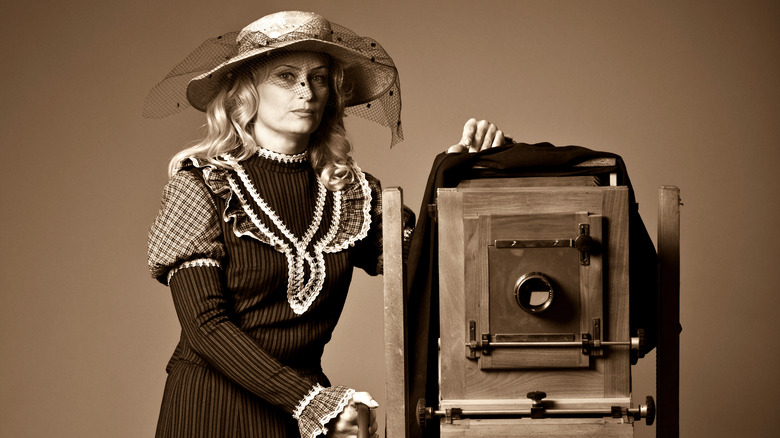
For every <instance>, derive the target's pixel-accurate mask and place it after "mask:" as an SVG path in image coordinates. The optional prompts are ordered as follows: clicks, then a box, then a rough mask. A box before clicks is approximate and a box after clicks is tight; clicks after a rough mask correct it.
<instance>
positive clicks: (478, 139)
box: [469, 120, 492, 152]
mask: <svg viewBox="0 0 780 438" xmlns="http://www.w3.org/2000/svg"><path fill="white" fill-rule="evenodd" d="M491 125H492V123H490V122H488V121H487V120H480V121H479V122H477V129H476V131H475V132H474V140H473V141H472V142H471V144H470V145H469V152H478V151H479V150H480V149H482V143H483V142H484V141H485V138H486V137H487V134H488V130H489V129H490V126H491Z"/></svg>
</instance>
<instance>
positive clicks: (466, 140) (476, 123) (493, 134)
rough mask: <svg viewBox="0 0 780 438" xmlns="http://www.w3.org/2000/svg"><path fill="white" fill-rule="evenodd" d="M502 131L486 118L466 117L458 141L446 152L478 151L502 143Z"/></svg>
mask: <svg viewBox="0 0 780 438" xmlns="http://www.w3.org/2000/svg"><path fill="white" fill-rule="evenodd" d="M504 142H505V140H504V133H503V132H502V131H501V130H500V129H498V128H497V127H496V125H494V124H492V123H490V122H489V121H487V120H477V119H474V118H471V119H468V120H467V121H466V124H465V125H463V136H462V137H461V139H460V143H458V144H456V145H452V146H450V148H449V149H447V153H448V154H450V153H453V152H467V151H468V152H479V151H482V150H485V149H490V148H493V147H496V146H502V145H503V144H504Z"/></svg>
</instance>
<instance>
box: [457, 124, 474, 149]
mask: <svg viewBox="0 0 780 438" xmlns="http://www.w3.org/2000/svg"><path fill="white" fill-rule="evenodd" d="M476 132H477V119H474V118H471V119H468V120H466V123H465V124H464V125H463V135H462V136H461V137H460V144H461V145H463V146H466V147H467V148H470V147H471V145H472V141H473V140H474V134H475V133H476Z"/></svg>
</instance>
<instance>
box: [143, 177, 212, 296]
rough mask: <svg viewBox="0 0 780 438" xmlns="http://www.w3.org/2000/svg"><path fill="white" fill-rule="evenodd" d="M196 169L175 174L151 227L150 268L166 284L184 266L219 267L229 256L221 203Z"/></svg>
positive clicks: (165, 190) (166, 189)
mask: <svg viewBox="0 0 780 438" xmlns="http://www.w3.org/2000/svg"><path fill="white" fill-rule="evenodd" d="M196 172H197V171H194V170H183V171H179V172H178V173H176V174H175V175H174V176H173V177H171V179H170V180H169V181H168V184H166V185H165V189H164V190H163V195H162V204H161V206H160V211H159V213H158V214H157V218H156V219H155V221H154V224H153V225H152V228H151V229H150V230H149V253H148V256H149V259H148V262H149V270H150V271H151V274H152V276H153V277H154V278H156V279H157V280H159V281H160V282H161V283H163V284H167V283H168V281H169V280H170V277H171V275H172V274H173V273H174V272H175V271H176V270H177V269H179V268H181V267H188V266H190V265H193V266H217V267H219V266H220V265H221V263H222V261H223V259H224V257H225V248H224V244H223V243H222V240H221V230H220V226H219V213H218V211H217V206H216V204H215V202H214V199H213V197H212V196H211V192H210V191H209V189H208V188H207V187H206V184H205V183H204V182H203V179H202V178H201V176H200V175H199V174H197V173H196ZM183 264H186V266H182V265H183Z"/></svg>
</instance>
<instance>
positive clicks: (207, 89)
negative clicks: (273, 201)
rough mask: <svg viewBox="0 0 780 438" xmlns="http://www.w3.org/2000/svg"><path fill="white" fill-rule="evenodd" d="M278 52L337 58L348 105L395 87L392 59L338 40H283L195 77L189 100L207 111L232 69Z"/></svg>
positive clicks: (365, 101)
mask: <svg viewBox="0 0 780 438" xmlns="http://www.w3.org/2000/svg"><path fill="white" fill-rule="evenodd" d="M278 51H296V52H299V51H300V52H320V53H325V54H327V55H330V56H331V57H333V58H334V59H336V60H337V61H338V62H339V63H340V64H342V66H343V68H344V76H345V78H346V79H347V80H348V81H349V82H351V84H352V89H351V93H350V96H349V98H348V100H347V102H346V106H355V105H360V104H364V103H367V102H371V101H372V100H375V99H377V98H379V97H381V96H382V94H384V93H386V92H387V91H388V90H389V89H390V88H391V87H392V86H393V84H394V83H395V82H396V78H397V75H398V71H397V70H396V68H395V65H394V64H393V62H392V60H391V59H389V58H388V59H387V60H384V59H376V58H372V57H370V56H367V55H366V54H364V53H360V52H358V51H356V50H353V49H350V48H347V47H343V46H341V45H339V44H337V43H333V42H330V41H323V40H319V39H299V40H295V41H282V42H277V43H273V44H269V45H267V46H261V47H258V48H256V49H253V50H250V51H247V52H246V53H242V54H240V55H238V56H235V57H233V58H231V59H229V60H227V61H225V62H224V63H222V64H220V65H219V66H217V67H215V68H214V69H212V70H211V71H209V72H206V73H204V74H201V75H199V76H196V77H194V78H192V79H191V80H190V82H189V83H188V84H187V100H188V101H189V103H190V104H191V105H192V106H193V107H194V108H196V109H198V110H200V111H206V107H208V105H209V103H211V101H212V100H213V99H214V97H215V96H216V95H217V94H218V93H219V90H220V88H221V87H222V86H223V84H224V83H226V81H227V80H228V79H229V76H228V75H229V74H230V73H231V72H232V71H233V70H235V69H236V68H238V67H239V66H241V65H242V64H243V63H245V62H247V61H249V60H251V59H255V58H257V57H259V56H263V55H268V54H270V53H273V52H278Z"/></svg>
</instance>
